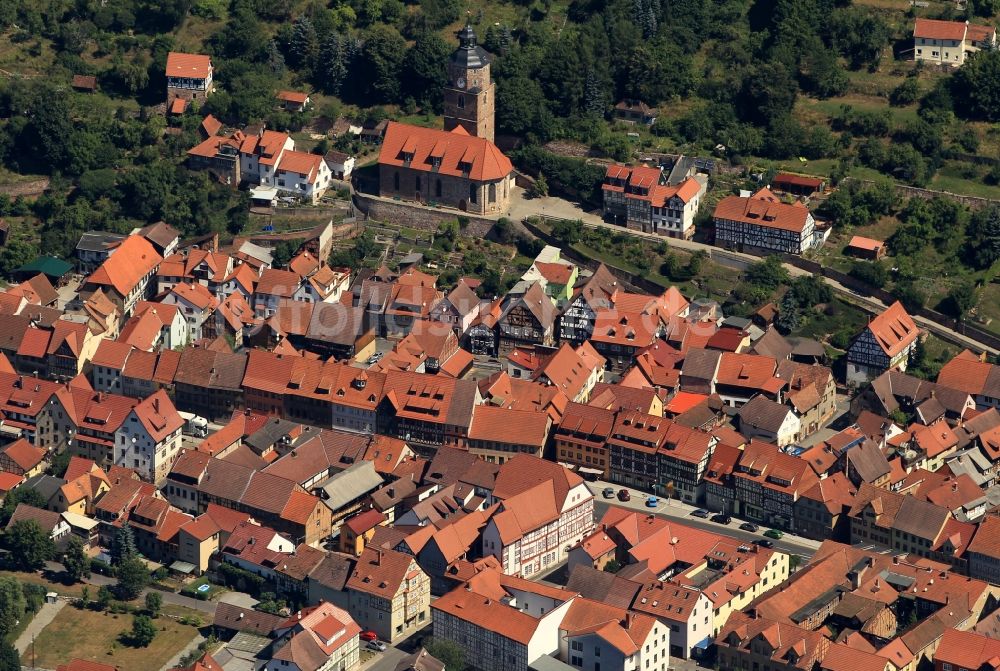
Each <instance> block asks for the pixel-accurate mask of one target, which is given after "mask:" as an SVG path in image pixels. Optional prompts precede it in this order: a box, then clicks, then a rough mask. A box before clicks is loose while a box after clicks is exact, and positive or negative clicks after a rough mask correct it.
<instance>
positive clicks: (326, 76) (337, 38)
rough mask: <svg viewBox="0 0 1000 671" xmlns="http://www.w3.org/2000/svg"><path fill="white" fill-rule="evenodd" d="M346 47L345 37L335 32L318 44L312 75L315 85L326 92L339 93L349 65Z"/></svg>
mask: <svg viewBox="0 0 1000 671" xmlns="http://www.w3.org/2000/svg"><path fill="white" fill-rule="evenodd" d="M347 47H348V41H347V39H346V38H345V37H343V36H342V35H338V34H337V33H330V34H329V35H327V36H326V38H325V39H324V40H323V43H322V44H321V45H320V50H319V62H317V63H316V67H315V68H314V69H313V77H314V79H315V81H316V85H317V86H319V87H320V88H321V89H323V90H324V91H326V92H327V93H332V94H334V95H336V94H338V93H340V88H341V86H343V84H344V80H345V79H346V78H347V72H348V70H349V66H350V63H349V62H348V53H347Z"/></svg>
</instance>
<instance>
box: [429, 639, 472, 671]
mask: <svg viewBox="0 0 1000 671" xmlns="http://www.w3.org/2000/svg"><path fill="white" fill-rule="evenodd" d="M424 650H426V651H427V652H429V653H430V654H431V655H432V656H433V657H435V658H436V659H437V660H438V661H439V662H441V663H442V664H444V668H446V669H458V670H461V669H464V668H465V653H464V652H463V651H462V649H461V648H460V647H458V646H457V645H455V644H454V643H452V642H451V641H449V640H447V639H444V638H431V639H428V640H426V641H424Z"/></svg>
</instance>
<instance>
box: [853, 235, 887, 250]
mask: <svg viewBox="0 0 1000 671" xmlns="http://www.w3.org/2000/svg"><path fill="white" fill-rule="evenodd" d="M847 246H848V247H853V248H855V249H863V250H865V251H866V252H877V251H878V250H880V249H882V248H883V247H884V246H885V243H884V242H883V241H881V240H873V239H872V238H866V237H864V236H862V235H855V236H853V237H852V238H851V241H850V242H848V243H847Z"/></svg>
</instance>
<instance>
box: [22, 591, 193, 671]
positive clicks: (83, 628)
mask: <svg viewBox="0 0 1000 671" xmlns="http://www.w3.org/2000/svg"><path fill="white" fill-rule="evenodd" d="M154 624H155V625H156V628H157V630H158V631H157V634H156V638H155V639H154V640H153V642H152V644H151V645H150V646H149V647H148V648H132V647H129V646H127V645H125V644H123V643H121V642H120V641H119V640H118V637H119V636H120V635H121V634H122V633H123V632H128V631H129V630H130V629H131V628H132V616H131V615H110V614H107V613H98V612H94V611H91V610H78V609H77V608H74V607H72V606H67V607H66V608H63V609H62V610H61V611H60V612H59V614H58V615H56V617H55V619H54V620H52V622H51V623H50V624H49V625H48V626H47V627H45V629H43V630H42V633H41V634H39V636H38V637H37V638H36V639H35V664H36V666H38V667H41V668H45V669H54V668H56V666H57V665H59V664H63V663H65V662H67V661H68V660H70V659H73V658H80V659H86V660H91V661H96V662H101V663H103V664H110V665H112V666H117V667H118V668H120V669H123V670H127V671H131V670H133V669H134V670H136V671H139V670H140V669H154V670H155V669H159V668H160V667H162V666H163V665H164V664H166V663H167V662H168V661H170V659H171V658H173V656H174V655H176V654H177V653H178V652H179V651H180V650H182V649H183V648H184V647H185V646H186V645H187V644H188V643H190V642H191V640H192V639H193V638H194V637H195V636H196V635H197V633H198V630H197V628H195V627H192V626H190V625H183V624H179V623H178V622H177V621H175V620H173V619H171V618H167V617H162V616H161V617H159V618H157V619H156V620H154ZM22 662H23V663H25V664H28V663H30V662H31V660H30V658H29V657H27V656H25V657H23V658H22Z"/></svg>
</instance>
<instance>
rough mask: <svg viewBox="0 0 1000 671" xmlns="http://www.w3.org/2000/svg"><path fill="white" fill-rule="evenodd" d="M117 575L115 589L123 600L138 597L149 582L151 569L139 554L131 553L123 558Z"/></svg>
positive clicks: (116, 572)
mask: <svg viewBox="0 0 1000 671" xmlns="http://www.w3.org/2000/svg"><path fill="white" fill-rule="evenodd" d="M115 575H116V576H117V577H118V584H117V585H116V586H115V591H116V592H117V594H118V598H119V599H121V600H122V601H132V600H133V599H136V598H137V597H138V596H139V595H140V594H142V590H144V589H145V588H146V585H148V584H149V569H148V568H146V562H144V561H143V560H142V559H141V558H140V557H139V555H138V554H131V555H128V556H127V557H125V558H124V559H122V561H121V563H120V564H118V568H117V570H116V571H115Z"/></svg>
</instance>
